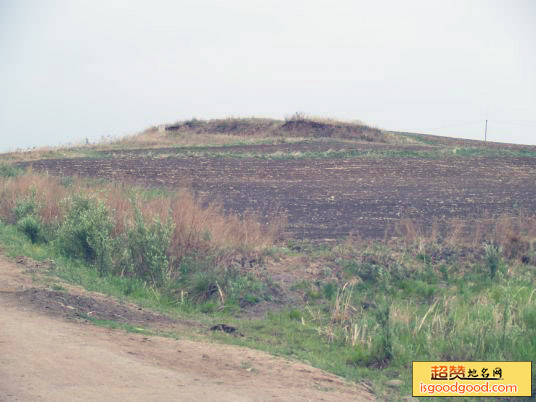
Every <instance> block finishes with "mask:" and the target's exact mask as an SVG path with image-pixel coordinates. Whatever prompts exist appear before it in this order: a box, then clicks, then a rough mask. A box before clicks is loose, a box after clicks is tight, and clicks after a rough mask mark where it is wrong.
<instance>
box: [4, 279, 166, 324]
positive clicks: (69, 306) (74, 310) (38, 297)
mask: <svg viewBox="0 0 536 402" xmlns="http://www.w3.org/2000/svg"><path fill="white" fill-rule="evenodd" d="M14 296H15V297H17V299H18V302H19V304H24V305H31V306H32V307H33V308H34V309H36V310H39V311H40V312H43V313H47V314H50V315H53V316H62V317H64V318H67V319H78V318H82V319H87V318H91V319H96V320H107V321H114V322H119V323H124V324H130V325H143V326H152V325H154V324H172V323H173V322H174V321H173V320H172V319H170V318H168V317H166V316H163V315H160V314H156V313H153V312H149V311H145V310H143V309H142V308H141V307H137V308H133V307H131V306H126V305H122V304H119V303H117V302H113V301H111V300H106V301H99V300H96V299H94V298H91V297H88V296H81V295H74V294H69V293H67V292H63V291H55V290H47V289H39V288H32V289H26V290H24V291H22V292H18V293H15V294H14Z"/></svg>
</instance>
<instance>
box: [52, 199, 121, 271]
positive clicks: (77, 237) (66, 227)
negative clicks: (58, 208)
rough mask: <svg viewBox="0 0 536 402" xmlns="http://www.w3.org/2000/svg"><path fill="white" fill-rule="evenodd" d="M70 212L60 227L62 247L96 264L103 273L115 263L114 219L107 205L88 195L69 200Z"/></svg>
mask: <svg viewBox="0 0 536 402" xmlns="http://www.w3.org/2000/svg"><path fill="white" fill-rule="evenodd" d="M67 204H68V213H67V216H66V218H65V220H64V221H63V223H62V224H61V226H60V228H59V231H58V245H59V248H60V251H61V252H63V253H64V254H66V255H69V256H72V257H76V258H83V259H84V260H86V261H87V262H89V263H91V264H95V265H96V266H97V269H98V270H99V272H100V273H101V274H103V273H106V272H109V271H110V270H111V267H112V258H111V252H112V249H113V246H112V243H113V240H112V237H111V232H112V228H113V223H112V220H111V218H110V216H109V212H108V209H107V208H106V206H105V205H104V204H103V203H102V202H101V201H98V200H95V199H91V198H88V197H86V196H81V195H78V196H74V197H73V198H70V199H68V200H67Z"/></svg>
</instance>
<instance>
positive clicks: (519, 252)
mask: <svg viewBox="0 0 536 402" xmlns="http://www.w3.org/2000/svg"><path fill="white" fill-rule="evenodd" d="M395 234H396V235H397V237H395V238H394V239H395V241H398V240H399V239H401V240H402V241H403V242H404V243H405V245H406V246H416V247H417V250H418V251H423V250H424V249H425V248H426V247H428V246H430V245H434V244H439V243H442V244H444V245H446V246H449V247H463V248H467V247H471V248H479V247H480V246H481V245H482V244H483V243H490V244H494V245H495V246H497V247H500V248H501V250H502V253H503V255H504V256H505V257H507V258H511V259H515V258H523V256H526V255H527V254H531V253H535V252H536V215H531V214H527V213H525V212H520V213H518V214H517V215H509V214H503V215H500V216H499V217H496V218H493V217H491V218H490V217H488V218H480V219H452V220H450V221H449V222H446V223H443V224H442V225H440V224H439V223H438V222H434V223H433V224H432V226H431V227H423V226H422V225H419V224H417V223H415V222H413V221H412V220H410V219H402V220H400V221H399V222H398V223H397V224H396V227H395Z"/></svg>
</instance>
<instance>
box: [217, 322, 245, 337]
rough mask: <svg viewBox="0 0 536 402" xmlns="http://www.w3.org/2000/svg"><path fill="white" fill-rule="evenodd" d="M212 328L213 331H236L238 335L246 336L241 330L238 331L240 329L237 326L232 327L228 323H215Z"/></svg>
mask: <svg viewBox="0 0 536 402" xmlns="http://www.w3.org/2000/svg"><path fill="white" fill-rule="evenodd" d="M210 330H211V331H221V332H225V333H226V334H235V333H236V334H237V335H240V336H244V335H242V334H241V333H240V332H238V330H237V329H236V328H235V327H231V326H230V325H227V324H217V325H214V326H213V327H210Z"/></svg>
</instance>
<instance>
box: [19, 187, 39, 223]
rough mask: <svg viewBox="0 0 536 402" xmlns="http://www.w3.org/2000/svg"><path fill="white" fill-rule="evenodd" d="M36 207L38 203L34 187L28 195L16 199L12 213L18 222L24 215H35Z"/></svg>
mask: <svg viewBox="0 0 536 402" xmlns="http://www.w3.org/2000/svg"><path fill="white" fill-rule="evenodd" d="M38 209H39V205H38V204H37V201H36V199H35V188H32V192H31V194H30V195H29V196H28V197H26V198H22V199H19V200H17V202H16V204H15V208H13V214H14V215H15V219H16V221H17V222H18V221H19V220H20V219H22V218H24V217H26V216H29V215H35V214H36V213H37V210H38Z"/></svg>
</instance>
